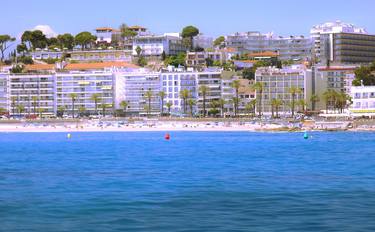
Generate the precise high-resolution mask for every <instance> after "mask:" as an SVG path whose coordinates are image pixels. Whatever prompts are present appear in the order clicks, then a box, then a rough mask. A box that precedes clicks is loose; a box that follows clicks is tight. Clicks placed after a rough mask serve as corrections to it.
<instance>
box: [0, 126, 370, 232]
mask: <svg viewBox="0 0 375 232" xmlns="http://www.w3.org/2000/svg"><path fill="white" fill-rule="evenodd" d="M163 137H164V133H161V132H140V133H138V132H134V133H133V132H132V133H73V134H72V139H70V140H69V139H67V138H66V133H0V231H101V232H102V231H103V232H106V231H375V220H374V219H375V134H374V133H313V134H312V138H310V139H308V140H304V139H303V133H246V132H225V133H224V132H220V133H214V132H209V133H208V132H174V133H171V140H170V141H166V140H164V139H163Z"/></svg>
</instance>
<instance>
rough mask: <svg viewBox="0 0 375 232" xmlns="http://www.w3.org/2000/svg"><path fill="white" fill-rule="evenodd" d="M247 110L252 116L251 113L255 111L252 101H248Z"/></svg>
mask: <svg viewBox="0 0 375 232" xmlns="http://www.w3.org/2000/svg"><path fill="white" fill-rule="evenodd" d="M245 111H246V112H247V113H248V115H249V117H250V115H251V113H252V112H253V104H251V102H248V103H246V105H245Z"/></svg>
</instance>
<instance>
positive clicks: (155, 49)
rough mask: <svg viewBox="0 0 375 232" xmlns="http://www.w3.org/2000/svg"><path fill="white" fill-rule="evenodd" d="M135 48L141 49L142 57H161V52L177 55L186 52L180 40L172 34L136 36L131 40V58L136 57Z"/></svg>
mask: <svg viewBox="0 0 375 232" xmlns="http://www.w3.org/2000/svg"><path fill="white" fill-rule="evenodd" d="M137 47H140V48H141V49H142V55H144V56H161V55H162V54H163V52H165V54H166V55H177V54H178V53H180V52H186V50H187V48H186V46H185V45H184V44H183V43H182V38H181V37H179V36H178V35H174V34H165V35H144V36H137V37H135V38H134V39H133V53H132V54H133V56H136V55H137V50H136V49H137Z"/></svg>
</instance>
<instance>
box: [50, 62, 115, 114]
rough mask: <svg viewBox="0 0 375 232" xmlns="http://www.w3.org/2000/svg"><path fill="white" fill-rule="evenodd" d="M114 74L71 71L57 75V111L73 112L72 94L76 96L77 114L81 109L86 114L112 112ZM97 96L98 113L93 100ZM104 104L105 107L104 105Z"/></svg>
mask: <svg viewBox="0 0 375 232" xmlns="http://www.w3.org/2000/svg"><path fill="white" fill-rule="evenodd" d="M112 88H113V74H112V71H111V70H110V69H108V70H100V71H99V70H98V71H97V70H92V71H78V70H71V71H68V72H66V73H57V74H56V96H57V97H56V99H57V109H59V108H60V107H63V108H65V111H66V112H67V113H68V114H72V113H73V112H72V111H73V99H72V95H71V94H76V99H75V101H74V110H75V112H74V113H75V114H78V112H79V110H80V109H84V112H87V113H90V114H95V113H101V112H102V110H103V106H104V108H105V109H104V110H108V111H110V112H112V107H113V89H112ZM94 94H96V95H98V96H99V101H98V103H97V111H98V112H96V111H95V102H94V101H93V100H92V99H91V98H92V96H93V95H94ZM103 104H104V105H103Z"/></svg>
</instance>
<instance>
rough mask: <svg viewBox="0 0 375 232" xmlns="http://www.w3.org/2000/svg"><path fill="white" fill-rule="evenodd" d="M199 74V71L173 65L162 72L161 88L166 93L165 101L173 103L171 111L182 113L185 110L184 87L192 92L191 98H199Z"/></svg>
mask: <svg viewBox="0 0 375 232" xmlns="http://www.w3.org/2000/svg"><path fill="white" fill-rule="evenodd" d="M197 75H198V74H197V72H194V71H192V70H190V71H187V70H184V69H177V68H176V69H175V68H172V67H169V70H164V71H162V72H161V73H160V81H161V88H162V91H164V92H165V93H166V98H165V102H170V103H171V104H172V107H171V113H173V114H182V113H183V112H184V102H183V99H182V98H181V96H180V92H181V91H182V90H183V89H187V90H188V91H189V92H190V95H191V98H193V99H196V98H197V91H198V89H197ZM186 113H187V112H186Z"/></svg>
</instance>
